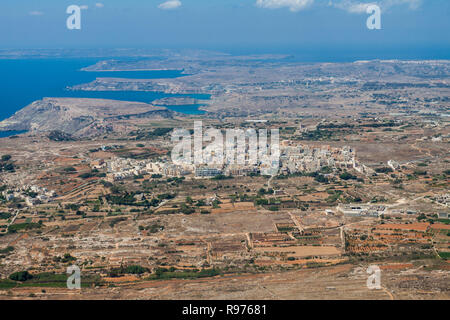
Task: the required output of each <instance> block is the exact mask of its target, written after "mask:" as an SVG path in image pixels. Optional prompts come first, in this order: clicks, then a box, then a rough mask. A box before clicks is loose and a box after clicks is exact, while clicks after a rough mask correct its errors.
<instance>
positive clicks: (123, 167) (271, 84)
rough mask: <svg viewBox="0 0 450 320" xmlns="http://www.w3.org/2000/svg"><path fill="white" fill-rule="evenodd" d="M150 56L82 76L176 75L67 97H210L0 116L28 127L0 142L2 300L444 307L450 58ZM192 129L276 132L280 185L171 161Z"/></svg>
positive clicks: (254, 172) (116, 82)
mask: <svg viewBox="0 0 450 320" xmlns="http://www.w3.org/2000/svg"><path fill="white" fill-rule="evenodd" d="M152 58H153V57H148V59H146V58H142V57H141V58H139V59H133V60H132V61H131V62H130V61H128V60H124V61H122V60H120V59H119V58H118V59H115V60H105V61H102V62H100V63H98V64H96V65H93V66H90V67H87V68H85V71H86V72H90V71H108V70H127V71H130V70H154V69H170V70H172V69H173V70H184V71H183V73H184V76H182V77H178V78H174V79H119V78H97V79H96V80H95V81H94V82H91V83H85V84H80V85H77V86H74V87H72V88H70V90H81V91H82V90H85V91H88V90H89V91H92V90H94V91H103V90H117V91H158V92H167V93H174V94H205V95H210V96H211V98H210V99H204V100H199V99H194V98H189V97H184V98H168V99H159V100H157V101H153V102H150V101H149V103H137V102H126V101H114V100H105V99H76V98H57V97H48V98H44V99H43V100H40V101H36V102H33V103H32V104H30V105H29V106H24V109H22V110H20V111H18V112H17V113H16V114H14V115H13V116H11V117H10V118H9V119H5V120H3V121H1V122H0V129H1V130H3V131H7V130H24V131H26V132H25V133H22V134H18V135H12V136H9V137H7V138H0V157H1V160H0V299H24V298H27V299H28V298H29V299H224V300H231V299H288V300H295V299H406V300H408V299H445V300H448V299H450V264H449V257H450V218H449V214H450V208H449V205H450V188H449V185H450V166H449V163H450V152H449V150H450V148H449V143H450V127H449V115H450V112H449V111H450V96H449V94H450V90H449V86H450V84H449V77H450V62H449V61H394V60H392V61H358V62H353V63H310V64H305V63H297V62H295V61H291V60H289V57H287V56H276V55H267V56H239V57H235V56H229V55H224V54H220V53H214V54H213V53H205V52H200V53H196V54H193V53H192V54H186V55H185V56H183V57H182V58H180V56H179V55H169V54H167V55H165V56H163V57H160V59H152ZM190 104H192V105H193V104H201V105H202V106H201V107H200V109H201V110H203V111H205V113H203V114H195V115H193V114H191V115H189V114H183V113H179V112H174V111H171V110H170V109H168V108H166V106H170V105H190ZM195 121H202V124H203V129H204V130H206V129H208V128H214V129H217V132H221V133H225V132H227V130H229V129H235V130H239V131H237V132H238V133H239V134H240V135H241V136H243V135H245V134H247V133H248V132H249V131H248V130H254V131H255V132H256V131H257V130H262V129H268V130H270V129H278V130H279V147H280V157H279V164H277V172H276V174H274V175H268V174H265V173H264V169H265V168H264V165H263V164H262V163H257V164H254V165H250V164H248V163H246V164H244V165H240V164H233V163H225V164H223V165H221V166H217V165H211V164H209V163H203V164H201V165H197V164H194V163H188V164H183V165H180V164H175V163H173V161H172V157H171V156H172V153H173V152H174V151H173V148H174V145H175V143H174V139H173V138H172V133H173V131H174V129H185V132H188V133H189V134H193V133H194V122H195ZM258 132H260V131H258ZM202 133H203V132H202ZM271 137H272V136H271ZM244 141H247V140H246V139H245V138H244ZM206 142H207V141H206V140H204V141H203V144H202V145H201V146H203V147H205V145H207V143H206ZM233 143H234V139H233ZM189 146H190V144H189ZM250 148H251V142H250V140H248V141H247V142H246V147H245V148H244V152H246V151H247V150H248V149H250ZM236 149H237V148H236ZM201 150H202V149H201ZM206 150H208V149H206ZM233 152H234V147H233ZM236 152H238V151H236ZM206 153H207V152H206V151H204V154H205V156H204V158H205V159H209V157H210V156H211V153H209V154H206ZM213 153H214V152H213ZM238 154H239V153H238ZM214 155H216V154H215V153H214ZM233 157H234V156H233ZM246 160H248V159H247V158H246ZM71 265H76V266H78V267H79V268H80V270H81V289H75V290H71V289H69V288H68V287H67V277H68V275H67V273H66V270H67V267H68V266H71ZM369 266H376V267H377V268H379V270H380V274H381V280H380V281H381V282H380V286H379V287H377V288H375V289H370V288H369V287H368V284H367V281H368V277H369V276H370V274H369V273H367V269H368V267H369Z"/></svg>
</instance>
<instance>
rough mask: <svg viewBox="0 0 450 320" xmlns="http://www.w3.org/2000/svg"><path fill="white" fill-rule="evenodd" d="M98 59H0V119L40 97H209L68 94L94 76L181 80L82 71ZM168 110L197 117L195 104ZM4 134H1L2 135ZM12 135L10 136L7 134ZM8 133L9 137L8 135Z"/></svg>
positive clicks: (161, 74) (170, 73) (176, 73)
mask: <svg viewBox="0 0 450 320" xmlns="http://www.w3.org/2000/svg"><path fill="white" fill-rule="evenodd" d="M98 61H99V59H88V58H85V59H18V60H1V59H0V120H4V119H6V118H8V117H10V116H11V115H13V114H14V113H15V112H16V111H18V110H20V109H22V108H24V107H25V106H27V105H29V104H30V103H32V102H33V101H36V100H40V99H42V98H44V97H76V98H99V99H114V100H124V101H138V102H146V103H150V102H152V101H153V100H155V99H160V98H165V97H180V96H189V97H193V98H197V99H209V98H210V96H209V95H179V94H166V93H162V92H140V91H70V90H67V89H66V88H67V87H69V86H73V85H77V84H82V83H88V82H91V81H93V80H95V79H96V78H97V77H103V78H104V77H115V78H128V79H130V78H131V79H159V78H176V77H182V76H183V74H182V70H161V71H159V70H158V71H116V72H109V71H108V72H86V71H81V69H82V68H84V67H87V66H90V65H93V64H95V63H97V62H98ZM166 107H167V108H168V109H172V110H174V111H178V112H182V113H186V114H200V113H202V112H201V111H199V110H198V107H199V105H184V106H166ZM5 134H8V133H3V136H4V135H5ZM10 134H13V133H10ZM10 134H9V135H10ZM0 137H1V136H0Z"/></svg>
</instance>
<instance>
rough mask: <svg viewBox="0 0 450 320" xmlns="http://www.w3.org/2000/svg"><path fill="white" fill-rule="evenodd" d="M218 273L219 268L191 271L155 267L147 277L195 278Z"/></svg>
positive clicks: (155, 278)
mask: <svg viewBox="0 0 450 320" xmlns="http://www.w3.org/2000/svg"><path fill="white" fill-rule="evenodd" d="M219 274H220V270H219V269H214V268H213V269H202V270H198V269H193V270H192V271H187V270H177V269H176V268H174V267H171V268H169V269H166V268H157V269H156V270H155V272H154V273H153V274H152V275H151V276H150V277H149V279H151V280H157V279H173V278H177V279H196V278H207V277H214V276H217V275H219Z"/></svg>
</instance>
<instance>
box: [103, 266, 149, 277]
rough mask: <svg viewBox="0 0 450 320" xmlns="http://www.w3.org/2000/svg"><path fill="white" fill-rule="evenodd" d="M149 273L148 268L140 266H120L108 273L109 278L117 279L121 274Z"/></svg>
mask: <svg viewBox="0 0 450 320" xmlns="http://www.w3.org/2000/svg"><path fill="white" fill-rule="evenodd" d="M146 272H149V269H148V268H145V267H142V266H140V265H131V266H120V267H119V268H114V269H111V270H110V271H109V272H108V275H109V276H110V277H119V276H121V275H123V274H143V273H146Z"/></svg>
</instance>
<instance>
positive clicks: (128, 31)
mask: <svg viewBox="0 0 450 320" xmlns="http://www.w3.org/2000/svg"><path fill="white" fill-rule="evenodd" d="M369 3H376V4H377V5H379V7H380V8H381V30H369V29H368V28H367V27H366V20H367V18H368V17H369V16H370V15H369V14H367V13H366V7H367V4H369ZM69 5H79V6H80V7H81V8H83V9H82V10H81V30H68V29H67V27H66V20H67V18H68V17H69V14H67V13H66V9H67V7H68V6H69ZM448 17H450V1H448V0H373V1H366V0H168V1H165V0H69V1H66V0H39V1H36V0H2V6H1V7H0V48H14V49H21V48H130V47H131V48H198V49H212V50H222V51H242V52H246V51H247V52H252V51H254V52H255V53H256V52H268V53H271V52H273V53H283V52H285V53H289V51H295V50H316V51H317V50H319V51H320V50H324V51H327V52H331V51H333V50H334V51H336V52H338V51H339V50H349V48H353V49H354V50H360V51H361V50H366V51H372V52H377V50H378V51H380V52H381V51H383V50H387V48H389V50H391V51H395V50H403V51H407V50H409V51H411V50H415V51H417V52H419V51H420V50H422V51H427V52H429V51H433V52H440V53H441V54H444V55H445V54H449V53H448V52H450V50H449V48H450V19H449V18H448Z"/></svg>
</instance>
